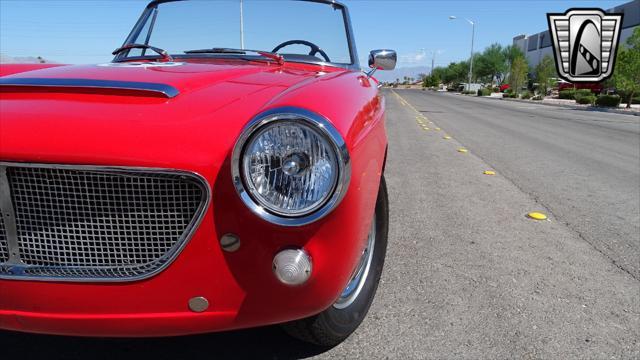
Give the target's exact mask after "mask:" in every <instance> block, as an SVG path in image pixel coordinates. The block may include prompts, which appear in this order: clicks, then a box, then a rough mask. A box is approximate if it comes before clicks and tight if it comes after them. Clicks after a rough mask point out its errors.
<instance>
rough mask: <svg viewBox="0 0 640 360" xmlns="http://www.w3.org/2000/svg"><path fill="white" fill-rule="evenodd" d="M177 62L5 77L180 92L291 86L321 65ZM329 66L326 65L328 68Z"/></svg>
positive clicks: (52, 70) (62, 68) (82, 67)
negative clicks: (237, 86)
mask: <svg viewBox="0 0 640 360" xmlns="http://www.w3.org/2000/svg"><path fill="white" fill-rule="evenodd" d="M178 64H180V65H177V66H135V65H127V63H116V64H113V63H108V64H103V65H75V66H56V67H48V68H42V69H39V70H34V71H27V72H22V73H17V74H12V75H8V76H5V77H4V79H24V78H29V79H30V78H43V79H83V80H107V81H122V82H146V83H155V84H164V85H169V86H172V87H174V88H176V89H177V90H178V91H179V93H180V94H185V93H188V92H191V91H195V90H199V89H202V88H204V87H209V86H213V85H216V84H219V83H221V82H233V83H245V84H247V85H250V86H252V87H254V86H263V87H271V86H278V87H289V86H292V85H294V84H295V83H298V82H300V81H302V80H304V79H305V78H308V77H310V76H311V77H313V76H315V75H317V72H318V70H319V68H317V67H308V66H296V64H292V65H289V66H287V67H286V68H283V67H281V66H278V65H275V64H271V63H263V62H251V63H247V62H246V61H244V60H228V61H216V62H199V63H198V62H189V63H187V62H184V63H178ZM324 70H326V69H324Z"/></svg>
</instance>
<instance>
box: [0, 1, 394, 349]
mask: <svg viewBox="0 0 640 360" xmlns="http://www.w3.org/2000/svg"><path fill="white" fill-rule="evenodd" d="M241 6H243V8H242V12H240V11H238V10H239V9H238V3H234V2H217V1H211V2H201V1H175V0H157V1H153V2H151V3H150V4H149V5H148V6H147V7H146V9H145V10H144V12H143V14H142V16H141V17H140V19H139V21H138V22H137V23H136V24H135V26H134V28H133V30H132V32H131V33H130V35H129V36H128V37H127V38H126V41H125V42H124V45H123V46H122V47H121V48H119V49H117V50H115V51H114V52H113V54H114V55H115V57H114V59H113V60H112V61H111V62H109V63H104V64H98V65H74V66H68V65H51V64H49V65H44V64H39V65H2V66H1V67H0V72H1V73H0V76H1V77H0V111H1V113H0V212H1V219H0V329H7V330H15V331H24V332H33V333H46V334H63V335H79V336H101V337H102V336H104V337H149V336H172V335H182V334H193V333H203V332H214V331H223V330H230V329H240V328H247V327H255V326H262V325H268V324H284V327H285V329H286V330H287V331H288V332H289V333H290V334H292V335H293V336H296V337H298V338H301V339H303V340H307V341H310V342H313V343H316V344H321V345H334V344H337V343H339V342H340V341H342V340H344V339H345V338H346V337H347V336H349V335H350V334H351V333H352V332H353V331H354V330H355V329H356V328H357V327H358V325H359V324H360V323H361V322H362V320H363V317H364V316H365V314H366V313H367V311H368V309H369V307H370V305H371V303H372V300H373V297H374V294H375V292H376V288H377V285H378V281H379V279H380V275H381V272H382V267H383V263H384V258H385V252H386V245H387V228H388V205H387V192H386V188H385V182H384V177H383V173H384V167H385V160H386V149H387V137H386V132H385V124H384V115H385V108H384V106H385V105H384V99H383V98H382V95H381V94H380V92H379V90H378V81H377V80H375V78H373V77H372V75H373V73H374V72H375V71H376V70H385V69H392V68H393V67H394V66H395V63H396V54H395V52H393V51H391V50H375V51H372V52H371V54H370V57H369V66H370V67H371V70H370V71H368V72H366V73H365V72H362V71H361V70H360V65H359V61H358V54H357V52H356V47H355V42H354V36H353V32H352V29H351V25H350V20H349V14H348V12H347V8H346V7H345V6H344V5H342V4H340V3H338V2H336V1H329V0H306V1H295V2H281V1H275V2H273V1H255V2H251V1H247V2H244V5H241ZM266 12H268V13H269V14H270V15H269V16H264V14H265V13H266ZM79 46H80V45H79ZM249 48H251V49H259V50H247V49H249Z"/></svg>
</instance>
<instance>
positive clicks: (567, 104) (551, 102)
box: [478, 96, 640, 116]
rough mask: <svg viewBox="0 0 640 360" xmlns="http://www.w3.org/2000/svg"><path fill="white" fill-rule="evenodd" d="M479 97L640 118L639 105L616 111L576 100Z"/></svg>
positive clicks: (622, 106) (623, 106)
mask: <svg viewBox="0 0 640 360" xmlns="http://www.w3.org/2000/svg"><path fill="white" fill-rule="evenodd" d="M478 97H479V98H487V99H494V100H505V101H515V102H521V103H526V104H540V105H547V106H556V107H564V108H570V109H574V110H583V111H600V112H609V113H616V114H625V115H634V116H640V105H637V104H636V105H631V108H630V109H625V106H626V104H621V107H619V108H617V109H615V108H607V107H598V106H591V105H582V104H577V103H576V102H575V101H574V100H565V99H552V98H545V99H544V100H542V101H540V100H538V101H535V100H523V99H509V98H501V97H497V96H478Z"/></svg>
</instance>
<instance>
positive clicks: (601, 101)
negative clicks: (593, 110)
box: [596, 95, 621, 107]
mask: <svg viewBox="0 0 640 360" xmlns="http://www.w3.org/2000/svg"><path fill="white" fill-rule="evenodd" d="M620 101H621V99H620V96H619V95H600V96H598V98H597V99H596V105H598V106H606V107H618V105H620Z"/></svg>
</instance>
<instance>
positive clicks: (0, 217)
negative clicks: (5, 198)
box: [0, 209, 9, 263]
mask: <svg viewBox="0 0 640 360" xmlns="http://www.w3.org/2000/svg"><path fill="white" fill-rule="evenodd" d="M7 260H9V244H7V234H6V231H5V229H4V214H3V213H2V210H1V209H0V263H3V262H5V261H7Z"/></svg>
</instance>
